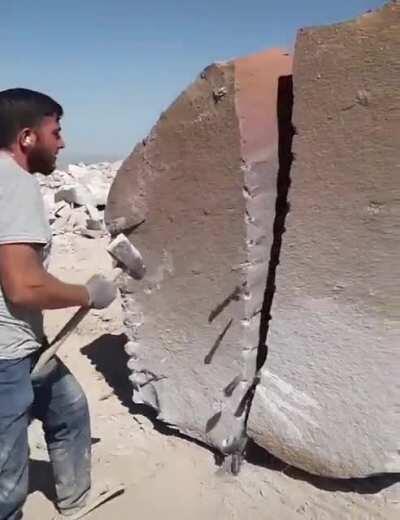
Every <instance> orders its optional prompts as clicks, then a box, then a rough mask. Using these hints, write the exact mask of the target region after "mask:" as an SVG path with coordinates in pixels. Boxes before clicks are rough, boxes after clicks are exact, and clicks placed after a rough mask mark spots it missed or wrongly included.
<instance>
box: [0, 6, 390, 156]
mask: <svg viewBox="0 0 400 520" xmlns="http://www.w3.org/2000/svg"><path fill="white" fill-rule="evenodd" d="M382 4H383V0H381V1H380V0H335V1H329V0H291V1H290V0H279V1H272V0H214V1H213V2H210V1H208V2H207V1H205V0H197V1H196V0H186V1H184V0H181V1H178V0H164V1H163V0H153V1H146V0H140V1H137V0H68V1H57V0H18V1H16V0H0V49H1V61H2V64H1V76H0V90H2V89H5V88H10V87H15V86H20V87H26V88H32V89H35V90H40V91H43V92H46V93H48V94H50V95H51V96H53V97H54V98H55V99H56V100H57V101H59V102H60V103H61V104H62V105H63V107H64V109H65V113H66V115H65V118H64V121H63V127H64V137H65V139H66V141H67V145H68V148H67V150H66V151H65V152H64V161H68V160H75V161H77V160H86V161H94V160H101V159H106V158H109V159H110V160H113V159H116V158H119V157H121V158H122V157H124V156H126V155H127V154H128V153H129V152H130V151H131V150H132V148H133V146H134V145H135V143H136V142H137V141H138V140H139V139H141V138H142V137H144V136H145V135H146V134H147V133H148V131H149V130H150V128H151V127H152V125H153V124H154V123H155V122H156V120H157V119H158V116H159V114H160V112H161V111H162V110H164V109H165V108H166V107H168V105H169V104H170V103H171V102H172V101H173V99H174V98H175V97H176V96H177V95H178V94H179V92H180V91H181V90H182V89H184V88H185V86H186V85H187V84H189V83H190V82H191V81H192V80H193V79H194V78H195V77H196V76H197V74H198V73H199V72H200V71H201V69H203V68H204V67H205V66H206V65H208V64H209V63H211V62H213V61H221V60H227V59H229V58H232V57H235V56H241V55H246V54H249V53H253V52H257V51H260V50H263V49H266V48H269V47H282V48H286V49H292V48H293V45H294V41H295V36H296V31H297V29H298V28H300V27H304V26H310V25H321V24H327V23H333V22H336V21H341V20H346V19H348V18H352V17H354V16H356V15H358V14H361V13H363V12H365V11H366V10H368V9H372V8H376V7H380V6H381V5H382Z"/></svg>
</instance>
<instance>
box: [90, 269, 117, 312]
mask: <svg viewBox="0 0 400 520" xmlns="http://www.w3.org/2000/svg"><path fill="white" fill-rule="evenodd" d="M86 289H87V292H88V293H89V306H90V307H92V308H94V309H105V308H106V307H108V306H109V305H110V304H111V303H112V302H113V301H114V300H115V298H116V297H117V288H116V287H115V285H114V283H113V282H110V281H109V280H107V278H105V277H104V276H103V275H102V274H94V275H93V276H92V277H91V278H90V280H89V281H88V282H87V284H86Z"/></svg>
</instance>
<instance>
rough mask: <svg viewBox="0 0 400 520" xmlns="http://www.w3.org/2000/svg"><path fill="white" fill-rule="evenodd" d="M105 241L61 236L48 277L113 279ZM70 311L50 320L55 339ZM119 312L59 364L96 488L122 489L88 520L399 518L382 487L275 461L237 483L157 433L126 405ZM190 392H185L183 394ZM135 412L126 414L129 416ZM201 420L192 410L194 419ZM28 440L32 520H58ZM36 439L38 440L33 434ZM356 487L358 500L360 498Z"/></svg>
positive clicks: (38, 446)
mask: <svg viewBox="0 0 400 520" xmlns="http://www.w3.org/2000/svg"><path fill="white" fill-rule="evenodd" d="M106 243H107V239H105V238H102V239H96V240H91V239H86V238H83V237H80V236H76V235H59V236H57V237H56V239H55V244H54V255H53V266H52V271H53V272H54V273H56V274H57V275H58V276H60V277H61V278H62V279H64V280H66V281H77V282H78V281H79V282H84V281H85V280H86V279H87V278H88V277H89V276H90V275H91V274H92V273H94V272H104V273H109V272H110V271H111V263H110V261H109V259H108V258H107V253H106V252H105V245H106ZM70 314H71V312H65V311H53V312H50V313H48V315H47V320H46V321H47V332H48V335H49V337H50V338H51V337H52V336H53V335H54V334H55V332H56V331H57V330H58V328H59V327H61V325H62V324H63V323H64V322H65V321H66V320H67V319H68V316H69V315H70ZM122 332H123V327H122V320H121V313H120V309H119V305H118V303H117V302H116V303H115V304H114V305H113V306H112V307H111V308H110V309H107V310H106V311H101V312H95V311H92V312H91V314H90V315H89V316H88V317H87V318H86V321H84V322H83V323H82V324H81V325H80V326H79V329H78V330H77V332H76V333H75V334H74V335H73V336H71V337H70V338H69V340H68V341H67V343H66V344H65V345H64V346H63V348H62V357H63V359H64V360H65V361H66V363H67V364H68V366H69V367H70V369H71V370H72V371H73V373H74V374H75V375H76V376H77V378H78V379H79V381H80V382H81V384H82V386H83V387H84V389H85V391H86V393H87V395H88V398H89V403H90V408H91V417H92V430H93V432H92V437H93V438H94V439H95V440H94V444H93V475H94V481H95V482H97V483H108V484H113V483H114V484H117V483H123V484H124V485H125V488H126V491H125V493H124V494H123V495H121V496H120V497H117V498H115V499H114V500H112V501H110V502H109V503H107V504H105V505H103V506H102V507H100V508H99V509H97V510H96V511H94V512H92V513H91V514H90V515H88V516H87V518H88V519H91V520H106V519H109V518H113V519H114V520H124V519H131V518H138V519H141V520H156V519H157V520H159V519H160V518H163V520H189V519H190V520H200V519H201V520H211V519H218V520H228V519H232V520H239V519H240V520H247V519H249V520H250V519H251V520H269V519H271V520H300V519H303V520H304V519H306V520H311V519H312V520H342V519H343V520H344V519H352V520H372V519H373V520H384V519H385V520H392V519H393V520H394V519H399V518H400V507H399V505H398V504H396V502H395V501H394V500H393V496H392V497H390V495H393V493H391V492H392V491H393V488H394V487H395V486H392V488H386V490H385V491H383V492H380V493H378V492H377V490H379V488H380V487H382V485H381V481H379V479H376V480H372V481H369V482H364V483H362V484H360V485H359V486H358V484H357V483H353V484H351V485H350V484H345V483H340V482H339V483H338V482H337V481H329V480H322V479H321V480H318V479H312V478H307V476H305V475H304V474H301V473H300V472H296V471H294V470H293V469H291V468H284V467H283V466H282V465H280V464H278V463H276V462H275V463H273V462H272V461H269V463H268V462H264V463H263V465H260V464H259V465H255V464H252V463H249V462H246V463H244V465H243V467H242V471H241V473H240V474H239V476H238V477H232V476H229V475H226V474H225V473H223V472H222V470H221V469H219V468H218V466H217V465H216V463H215V459H214V455H213V454H212V453H211V452H210V451H208V450H207V449H205V448H202V447H200V446H198V445H196V444H195V443H192V442H190V441H188V440H184V439H182V438H179V437H176V436H172V435H168V434H166V433H161V432H160V431H158V430H157V428H158V427H157V426H156V427H154V426H153V424H152V422H151V421H150V420H149V419H147V418H146V417H145V416H143V415H141V414H139V413H138V410H137V409H135V408H134V407H133V405H132V404H131V401H130V388H129V381H128V371H127V369H126V367H125V361H126V356H125V353H124V350H123V341H124V340H123V335H122ZM182 391H185V389H182ZM128 407H130V408H131V410H129V408H128ZM193 413H195V410H194V411H193ZM37 426H38V425H37V424H34V425H33V428H32V429H33V430H34V432H33V433H34V434H33V435H31V438H32V439H33V440H32V443H31V458H32V465H31V493H30V495H29V498H28V501H27V503H26V506H25V511H24V513H25V516H24V518H25V519H26V520H46V519H50V518H52V515H53V514H54V507H53V505H52V502H51V496H52V484H51V473H50V466H49V464H48V462H47V454H46V450H45V448H44V446H43V444H42V442H41V441H40V440H39V441H38V434H37ZM35 431H36V433H35ZM354 489H359V490H360V491H361V492H359V493H358V492H354Z"/></svg>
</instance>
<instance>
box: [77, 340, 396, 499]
mask: <svg viewBox="0 0 400 520" xmlns="http://www.w3.org/2000/svg"><path fill="white" fill-rule="evenodd" d="M125 343H126V336H125V335H124V334H120V335H113V334H104V335H103V336H101V337H99V338H98V339H96V340H95V341H93V342H92V343H90V344H89V345H86V346H85V347H83V348H82V349H81V352H82V353H83V354H84V355H85V356H87V357H88V358H89V360H90V361H91V363H92V364H93V366H94V367H95V369H96V370H97V371H98V372H99V373H101V374H102V375H103V377H104V378H105V380H106V381H107V383H108V385H109V386H110V387H111V388H112V389H113V391H114V393H115V395H116V396H117V397H118V399H119V400H120V402H121V404H122V405H123V406H125V407H126V408H127V409H128V410H129V412H130V413H131V414H132V415H142V416H145V417H147V418H148V419H149V420H150V421H151V422H152V424H153V426H154V428H155V430H157V431H158V432H159V433H161V434H163V435H172V436H175V437H178V438H181V439H184V440H188V441H190V442H191V443H194V444H197V445H198V446H201V447H202V448H205V449H207V450H208V451H211V452H212V453H213V454H214V457H215V461H216V464H217V465H221V464H222V456H221V454H220V453H219V452H217V451H215V450H213V449H212V448H211V447H210V446H207V445H206V444H204V443H202V442H200V441H198V440H196V439H193V438H191V437H189V436H187V435H184V434H182V433H181V432H179V430H177V429H176V428H174V427H173V426H171V425H168V424H165V423H163V422H161V421H159V420H157V414H156V412H155V411H154V410H153V409H151V408H150V407H148V406H146V405H138V404H135V403H134V402H133V401H132V385H131V383H130V381H129V375H130V372H129V369H128V367H127V362H128V360H129V357H128V355H127V354H126V352H125V350H124V345H125ZM246 460H247V462H248V463H250V464H254V465H256V466H261V467H265V468H268V469H269V470H272V471H278V472H283V473H285V475H287V476H288V477H291V478H293V479H296V480H302V481H306V482H308V483H309V484H311V485H313V486H315V487H316V488H318V489H321V490H325V491H340V492H344V493H347V492H348V493H350V492H355V493H360V494H375V493H379V492H380V491H382V490H383V489H385V488H387V487H390V486H392V485H393V484H395V483H396V482H399V481H400V474H397V473H396V474H393V475H377V476H375V477H369V478H363V479H332V478H324V477H317V476H315V475H310V474H308V473H306V472H304V471H302V470H299V469H297V468H294V467H292V466H288V465H287V464H285V463H284V462H283V461H281V460H279V459H277V458H275V457H274V456H273V455H271V454H270V453H268V452H267V451H266V450H264V449H263V448H261V447H259V446H257V445H256V444H255V443H254V442H252V441H249V443H248V446H247V449H246Z"/></svg>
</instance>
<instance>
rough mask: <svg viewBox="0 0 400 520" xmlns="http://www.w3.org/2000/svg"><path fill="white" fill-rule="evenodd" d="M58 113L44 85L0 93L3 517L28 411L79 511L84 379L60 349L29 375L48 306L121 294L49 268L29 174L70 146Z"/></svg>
mask: <svg viewBox="0 0 400 520" xmlns="http://www.w3.org/2000/svg"><path fill="white" fill-rule="evenodd" d="M62 115H63V110H62V108H61V106H60V105H59V104H58V103H56V102H55V101H54V100H52V99H51V98H49V97H48V96H46V95H44V94H40V93H38V92H33V91H30V90H26V89H11V90H6V91H3V92H0V520H6V519H7V520H15V519H17V518H21V517H22V513H21V509H22V506H23V504H24V501H25V499H26V496H27V492H28V440H27V428H28V424H29V421H30V420H31V418H32V417H36V418H39V419H40V420H41V421H42V423H43V429H44V432H45V438H46V442H47V446H48V450H49V455H50V460H51V464H52V467H53V473H54V478H55V484H56V493H57V506H58V509H59V511H60V513H61V514H63V515H71V514H74V513H75V512H76V511H79V509H80V508H81V507H84V506H85V505H86V502H87V500H88V493H89V490H90V456H91V436H90V424H89V413H88V406H87V401H86V397H85V395H84V393H83V391H82V389H81V387H80V386H79V384H78V382H77V381H76V380H75V378H74V377H73V376H72V374H71V373H70V372H69V371H68V369H67V368H66V367H65V366H64V365H63V364H62V362H61V361H60V360H59V359H57V358H55V359H53V360H52V361H51V362H50V363H49V365H48V366H47V367H46V370H45V371H44V372H45V373H44V372H43V373H42V374H39V376H38V377H37V378H35V380H34V381H32V380H31V376H30V372H31V369H32V367H33V365H34V363H35V360H36V359H37V357H38V353H39V349H40V348H41V347H42V346H43V345H45V336H44V333H43V318H42V310H43V309H61V308H67V307H75V306H84V307H94V308H98V309H101V308H105V307H107V306H108V305H109V304H110V303H111V302H112V301H113V300H114V299H115V297H116V289H115V287H114V285H113V284H112V283H111V282H109V281H107V280H106V279H105V278H104V277H102V276H100V275H95V276H93V277H92V278H91V280H90V281H89V282H88V284H87V285H86V286H84V285H73V284H68V283H64V282H62V281H60V280H58V279H57V278H55V277H54V276H52V275H51V274H49V273H48V272H47V270H46V266H47V263H48V256H49V250H50V244H51V231H50V227H49V224H48V221H47V217H46V215H45V211H44V204H43V200H42V196H41V193H40V189H39V184H38V182H37V180H36V178H35V177H34V176H33V175H32V174H33V173H36V172H40V173H42V174H45V175H49V174H50V173H51V172H52V171H53V170H54V168H55V164H56V158H57V154H58V152H59V151H60V150H61V149H62V148H64V141H63V139H62V137H61V128H60V119H61V117H62Z"/></svg>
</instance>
